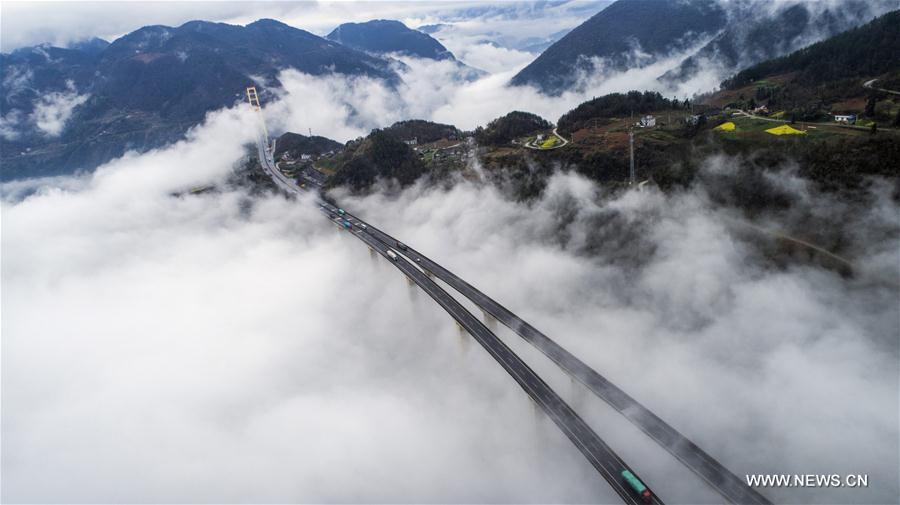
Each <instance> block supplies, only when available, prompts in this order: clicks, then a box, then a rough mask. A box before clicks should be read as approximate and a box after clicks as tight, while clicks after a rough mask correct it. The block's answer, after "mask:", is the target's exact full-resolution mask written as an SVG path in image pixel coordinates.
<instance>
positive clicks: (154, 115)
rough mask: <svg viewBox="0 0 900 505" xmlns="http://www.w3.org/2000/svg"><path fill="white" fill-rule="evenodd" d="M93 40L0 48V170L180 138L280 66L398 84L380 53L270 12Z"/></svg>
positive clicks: (68, 162) (61, 166)
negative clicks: (238, 22) (251, 18)
mask: <svg viewBox="0 0 900 505" xmlns="http://www.w3.org/2000/svg"><path fill="white" fill-rule="evenodd" d="M101 45H102V44H100V43H97V42H94V43H91V44H89V45H88V47H87V48H85V49H77V48H76V49H61V48H55V47H48V46H37V47H33V48H27V49H20V50H17V51H15V52H13V53H11V54H3V55H0V65H2V68H3V73H4V79H3V81H2V84H0V89H2V92H3V98H2V102H0V120H2V122H0V148H2V155H0V156H2V165H3V167H2V172H0V178H2V179H12V178H17V177H29V176H38V175H56V174H65V173H72V172H73V171H75V170H79V169H91V168H93V167H95V166H97V165H99V164H102V163H104V162H106V161H108V160H110V159H112V158H114V157H117V156H120V155H122V154H123V153H124V152H125V151H126V150H130V149H137V150H146V149H150V148H154V147H158V146H160V145H163V144H166V143H169V142H172V141H175V140H178V139H179V138H181V137H182V136H183V135H184V133H185V132H186V131H187V129H188V128H190V127H191V126H193V125H196V124H197V123H199V122H200V121H202V120H203V118H204V116H205V114H206V113H207V112H209V111H211V110H215V109H219V108H221V107H226V106H230V105H232V104H234V103H235V102H236V101H240V100H242V98H243V92H244V88H245V87H246V86H247V85H248V84H250V83H252V82H254V81H255V80H257V79H262V80H263V81H264V82H266V83H267V88H273V87H278V86H280V83H279V82H278V80H277V76H278V73H279V72H280V71H281V70H283V69H285V68H295V69H297V70H300V71H302V72H305V73H309V74H313V75H321V74H327V73H333V72H334V73H341V74H348V75H367V76H370V77H373V78H377V79H380V80H383V81H385V82H387V83H389V84H391V85H396V84H398V83H399V82H400V77H399V76H398V75H397V74H396V73H395V72H394V71H393V70H391V68H390V66H389V64H388V63H387V62H386V61H384V60H382V59H379V58H375V57H372V56H369V55H367V54H365V53H363V52H361V51H357V50H354V49H351V48H348V47H345V46H343V45H340V44H337V43H334V42H331V41H329V40H326V39H324V38H322V37H318V36H316V35H313V34H311V33H309V32H306V31H303V30H299V29H296V28H293V27H290V26H288V25H286V24H284V23H280V22H278V21H274V20H269V19H263V20H259V21H256V22H254V23H251V24H249V25H247V26H234V25H228V24H223V23H210V22H205V21H191V22H189V23H185V24H184V25H181V26H179V27H177V28H172V27H167V26H146V27H144V28H141V29H139V30H136V31H134V32H132V33H129V34H127V35H125V36H123V37H121V38H119V39H117V40H115V41H113V43H111V44H109V45H108V46H105V47H103V48H102V49H101V48H100V46H101ZM261 91H262V94H263V97H264V98H265V97H267V96H272V95H271V94H270V93H269V92H268V89H263V90H261Z"/></svg>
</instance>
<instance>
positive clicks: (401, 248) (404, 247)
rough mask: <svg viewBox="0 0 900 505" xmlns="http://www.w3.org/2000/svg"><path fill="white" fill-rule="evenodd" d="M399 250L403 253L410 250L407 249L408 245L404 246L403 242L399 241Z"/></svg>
mask: <svg viewBox="0 0 900 505" xmlns="http://www.w3.org/2000/svg"><path fill="white" fill-rule="evenodd" d="M397 249H400V250H401V251H406V250H408V249H409V248H408V247H406V244H404V243H403V242H400V241H399V240H398V241H397Z"/></svg>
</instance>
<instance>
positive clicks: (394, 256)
mask: <svg viewBox="0 0 900 505" xmlns="http://www.w3.org/2000/svg"><path fill="white" fill-rule="evenodd" d="M387 255H388V258H390V259H392V260H394V261H397V260H398V259H400V257H399V256H397V253H395V252H394V251H392V250H391V249H388V252H387Z"/></svg>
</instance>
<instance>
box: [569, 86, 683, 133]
mask: <svg viewBox="0 0 900 505" xmlns="http://www.w3.org/2000/svg"><path fill="white" fill-rule="evenodd" d="M684 107H690V102H687V101H685V102H679V101H678V100H669V99H667V98H665V97H663V96H662V95H660V94H659V93H657V92H655V91H644V92H643V93H642V92H640V91H629V92H628V93H612V94H609V95H606V96H601V97H599V98H594V99H593V100H588V101H587V102H584V103H582V104H581V105H579V106H578V107H575V108H574V109H572V110H570V111H569V112H566V113H565V114H563V115H562V116H561V117H560V118H559V122H558V123H557V126H558V127H559V130H560V131H562V132H565V133H571V132H573V131H576V130H580V129H581V128H584V127H586V126H588V124H589V123H590V121H591V120H592V119H594V118H609V117H616V116H625V115H628V114H631V113H634V114H644V113H647V112H652V111H656V110H664V109H680V108H684Z"/></svg>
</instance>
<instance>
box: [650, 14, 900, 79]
mask: <svg viewBox="0 0 900 505" xmlns="http://www.w3.org/2000/svg"><path fill="white" fill-rule="evenodd" d="M890 5H891V2H870V1H865V0H842V1H841V2H798V1H793V2H782V3H772V2H768V1H766V2H763V1H760V0H757V1H750V2H735V3H733V4H732V5H731V10H730V11H729V23H728V25H727V27H726V28H725V29H724V30H722V32H721V33H720V34H718V35H717V36H716V37H714V38H713V39H712V40H711V41H710V42H709V43H707V44H706V45H705V46H703V47H702V48H701V49H700V50H699V51H697V53H696V54H694V55H692V56H690V57H689V58H687V59H686V60H684V61H683V62H682V63H681V64H680V65H679V66H678V67H677V68H675V69H673V70H671V71H669V72H667V73H666V74H665V75H663V76H662V77H661V80H662V81H663V82H668V83H678V82H684V81H687V80H689V79H691V78H693V77H695V76H697V75H698V74H701V73H702V72H708V71H714V72H717V75H718V76H719V79H724V78H725V77H726V76H728V75H731V74H733V73H734V72H737V71H738V70H740V69H741V68H746V67H747V66H750V65H752V64H754V63H758V62H761V61H765V60H768V59H771V58H776V57H778V56H782V55H785V54H788V53H790V52H791V51H795V50H797V49H800V48H801V47H804V46H806V45H809V44H811V43H814V42H817V41H819V40H822V39H825V38H828V37H831V36H833V35H836V34H838V33H840V32H843V31H846V30H849V29H851V28H853V27H856V26H859V25H861V24H863V23H865V22H867V21H869V20H871V19H872V18H874V17H875V16H876V15H878V14H881V13H883V12H884V11H886V10H887V9H888V8H889V7H890ZM896 6H897V3H896V2H894V8H896Z"/></svg>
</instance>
